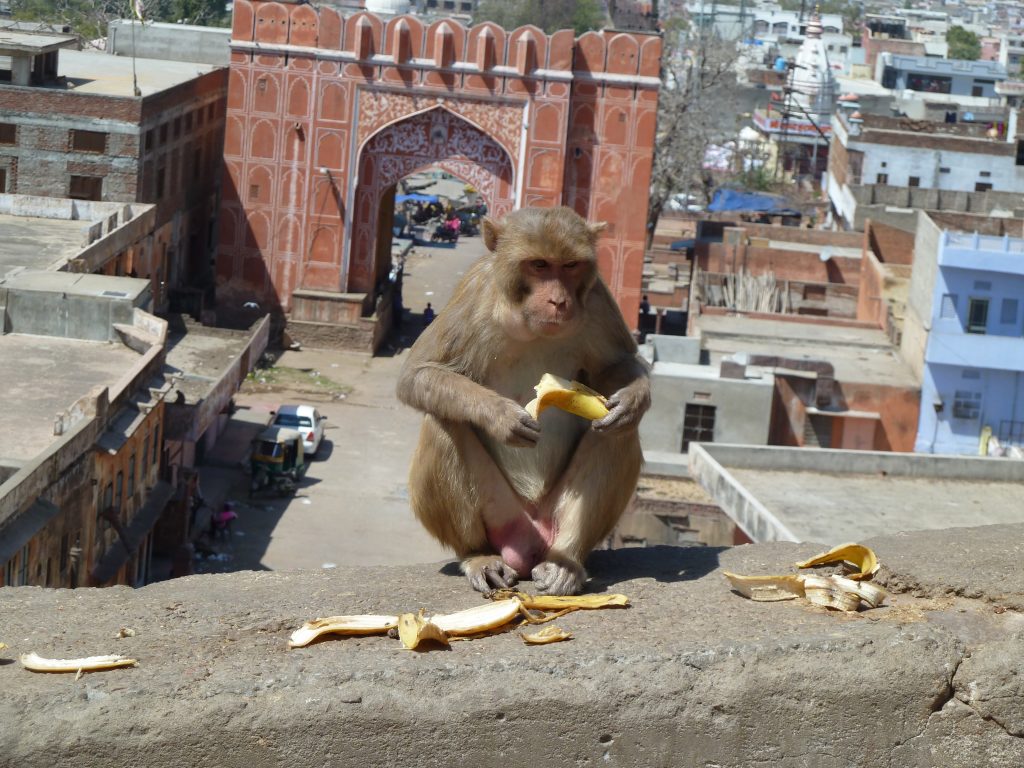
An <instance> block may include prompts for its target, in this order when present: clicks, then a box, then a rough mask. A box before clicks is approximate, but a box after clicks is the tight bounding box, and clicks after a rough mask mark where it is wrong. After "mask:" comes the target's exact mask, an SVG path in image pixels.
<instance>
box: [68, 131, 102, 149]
mask: <svg viewBox="0 0 1024 768" xmlns="http://www.w3.org/2000/svg"><path fill="white" fill-rule="evenodd" d="M71 149H72V150H74V151H75V152H93V153H95V154H98V155H102V154H103V153H104V152H106V151H107V134H105V133H101V132H100V131H72V132H71Z"/></svg>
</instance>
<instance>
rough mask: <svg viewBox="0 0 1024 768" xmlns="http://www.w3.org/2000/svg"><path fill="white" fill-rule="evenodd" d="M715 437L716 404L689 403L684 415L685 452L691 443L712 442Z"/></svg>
mask: <svg viewBox="0 0 1024 768" xmlns="http://www.w3.org/2000/svg"><path fill="white" fill-rule="evenodd" d="M714 437H715V406H713V405H698V404H697V403H687V404H686V412H685V414H684V415H683V453H686V452H687V451H688V450H689V449H690V443H710V442H713V441H714Z"/></svg>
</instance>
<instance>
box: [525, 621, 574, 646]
mask: <svg viewBox="0 0 1024 768" xmlns="http://www.w3.org/2000/svg"><path fill="white" fill-rule="evenodd" d="M519 636H520V637H521V638H523V642H524V643H526V644H527V645H547V644H548V643H559V642H561V641H562V640H572V633H571V632H566V631H564V630H562V629H559V628H558V627H556V626H555V625H554V624H552V625H551V626H550V627H544V629H542V630H540V631H539V632H533V633H532V634H525V633H520V635H519Z"/></svg>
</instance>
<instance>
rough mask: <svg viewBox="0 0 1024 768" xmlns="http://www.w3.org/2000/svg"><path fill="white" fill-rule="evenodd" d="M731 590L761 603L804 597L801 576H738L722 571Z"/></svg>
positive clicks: (802, 578)
mask: <svg viewBox="0 0 1024 768" xmlns="http://www.w3.org/2000/svg"><path fill="white" fill-rule="evenodd" d="M722 575H723V576H725V578H727V579H728V580H729V583H730V584H732V588H733V589H735V590H736V591H737V592H739V593H740V594H741V595H743V596H744V597H749V598H750V599H751V600H756V601H758V602H763V603H772V602H777V601H779V600H793V599H795V598H797V597H803V596H804V577H803V576H796V575H793V576H740V575H739V574H738V573H730V572H729V571H722Z"/></svg>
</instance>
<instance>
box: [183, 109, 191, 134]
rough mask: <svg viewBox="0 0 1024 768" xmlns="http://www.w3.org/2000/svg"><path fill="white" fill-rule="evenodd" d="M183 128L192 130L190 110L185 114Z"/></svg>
mask: <svg viewBox="0 0 1024 768" xmlns="http://www.w3.org/2000/svg"><path fill="white" fill-rule="evenodd" d="M185 130H186V131H191V130H192V113H191V112H189V113H188V114H186V115H185Z"/></svg>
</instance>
